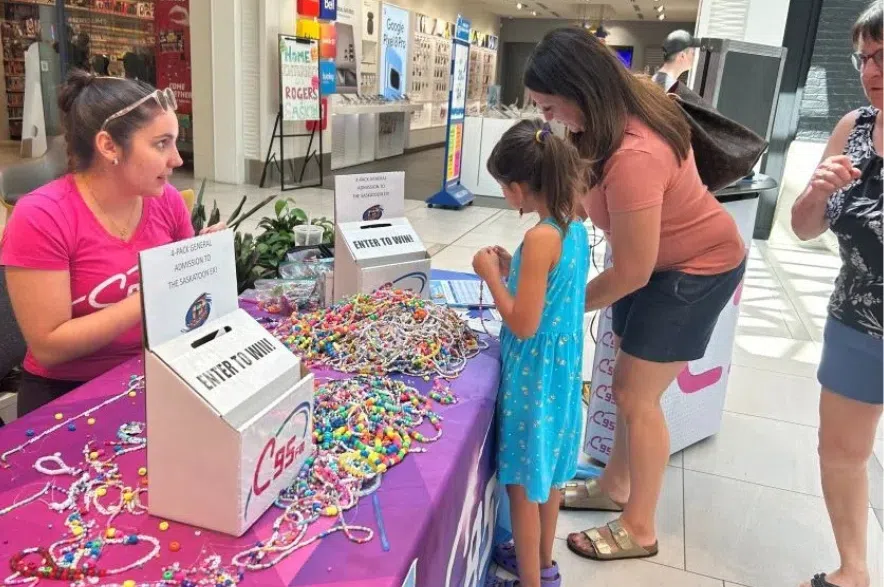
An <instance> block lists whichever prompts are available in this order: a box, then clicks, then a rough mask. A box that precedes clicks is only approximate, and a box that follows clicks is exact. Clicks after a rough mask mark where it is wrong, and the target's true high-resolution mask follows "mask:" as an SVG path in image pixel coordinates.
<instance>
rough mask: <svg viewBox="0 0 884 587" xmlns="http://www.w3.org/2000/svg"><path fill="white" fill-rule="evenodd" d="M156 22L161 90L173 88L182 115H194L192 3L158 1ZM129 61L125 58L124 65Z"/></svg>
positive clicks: (172, 0) (184, 1)
mask: <svg viewBox="0 0 884 587" xmlns="http://www.w3.org/2000/svg"><path fill="white" fill-rule="evenodd" d="M155 22H156V31H157V56H156V68H157V87H158V88H172V91H173V92H175V99H176V100H177V101H178V114H191V113H192V112H193V98H192V93H191V83H190V0H158V1H157V2H156V13H155ZM127 57H128V54H127V56H126V57H123V61H124V62H125V61H126V59H127ZM127 67H128V66H127Z"/></svg>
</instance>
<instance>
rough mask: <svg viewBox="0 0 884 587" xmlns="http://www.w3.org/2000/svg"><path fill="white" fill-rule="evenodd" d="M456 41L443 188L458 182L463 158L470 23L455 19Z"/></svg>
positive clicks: (452, 66) (452, 67)
mask: <svg viewBox="0 0 884 587" xmlns="http://www.w3.org/2000/svg"><path fill="white" fill-rule="evenodd" d="M456 30H457V32H456V37H457V39H456V40H455V41H454V59H453V60H452V65H451V98H450V100H451V105H450V107H449V109H448V136H447V141H446V145H445V154H446V159H445V184H446V185H452V184H456V183H458V181H460V162H461V158H462V154H463V120H464V116H465V114H466V105H467V74H468V72H469V66H470V46H469V45H468V44H467V43H466V42H464V41H463V40H462V39H469V30H470V22H469V21H468V20H466V19H463V18H459V19H458V21H457V29H456Z"/></svg>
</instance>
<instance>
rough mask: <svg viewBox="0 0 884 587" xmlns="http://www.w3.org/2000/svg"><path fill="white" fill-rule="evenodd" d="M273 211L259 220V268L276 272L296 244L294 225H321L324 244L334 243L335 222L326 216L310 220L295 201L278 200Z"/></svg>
mask: <svg viewBox="0 0 884 587" xmlns="http://www.w3.org/2000/svg"><path fill="white" fill-rule="evenodd" d="M274 213H275V215H274V216H265V217H264V218H262V219H261V222H259V223H258V228H260V229H261V230H262V231H263V232H262V233H261V234H259V235H258V237H257V239H256V243H257V249H258V255H259V258H258V265H259V266H260V267H262V268H264V269H267V270H270V271H272V272H274V273H275V272H276V271H277V270H278V269H279V264H280V263H282V262H283V261H285V259H286V255H287V254H288V252H289V251H291V250H292V249H293V248H294V247H295V233H294V229H295V227H296V226H300V225H302V224H307V223H308V222H309V223H310V224H313V225H315V226H320V227H322V229H323V238H322V241H323V244H332V243H334V237H335V229H334V223H333V222H332V221H331V220H329V219H328V218H325V217H322V218H313V219H310V218H309V217H308V216H307V213H306V212H304V210H303V209H301V208H298V207H297V206H295V202H294V200H292V199H287V200H278V201H277V202H276V204H275V205H274Z"/></svg>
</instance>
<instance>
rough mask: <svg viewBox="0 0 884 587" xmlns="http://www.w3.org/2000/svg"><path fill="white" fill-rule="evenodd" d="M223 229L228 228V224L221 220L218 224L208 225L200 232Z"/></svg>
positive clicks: (210, 232) (205, 232)
mask: <svg viewBox="0 0 884 587" xmlns="http://www.w3.org/2000/svg"><path fill="white" fill-rule="evenodd" d="M222 230H227V224H226V223H225V222H219V223H218V224H213V225H212V226H207V227H205V228H204V229H202V230H201V231H200V234H201V235H202V234H212V233H213V232H221V231H222Z"/></svg>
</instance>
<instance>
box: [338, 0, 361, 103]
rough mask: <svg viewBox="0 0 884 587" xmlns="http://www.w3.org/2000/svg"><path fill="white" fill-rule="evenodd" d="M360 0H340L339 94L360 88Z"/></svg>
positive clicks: (353, 91)
mask: <svg viewBox="0 0 884 587" xmlns="http://www.w3.org/2000/svg"><path fill="white" fill-rule="evenodd" d="M361 9H362V3H361V2H360V1H359V0H339V2H338V21H337V23H336V24H335V31H336V33H337V42H336V43H335V45H336V46H335V67H336V70H337V71H336V79H335V91H336V93H338V94H355V93H356V92H357V91H358V90H359V69H360V63H361V60H362V39H361V37H360V35H361V34H362V27H361V26H360V23H359V21H360V14H361Z"/></svg>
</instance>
